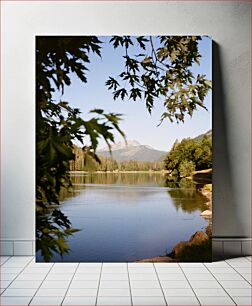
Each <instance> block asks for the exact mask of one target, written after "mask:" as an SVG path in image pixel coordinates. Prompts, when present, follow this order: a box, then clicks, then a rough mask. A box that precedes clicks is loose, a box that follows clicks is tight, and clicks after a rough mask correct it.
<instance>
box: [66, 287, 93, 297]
mask: <svg viewBox="0 0 252 306" xmlns="http://www.w3.org/2000/svg"><path fill="white" fill-rule="evenodd" d="M97 291H98V288H85V289H83V288H78V289H76V288H70V289H68V291H67V294H66V295H67V296H97Z"/></svg>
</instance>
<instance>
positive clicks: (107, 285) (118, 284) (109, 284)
mask: <svg viewBox="0 0 252 306" xmlns="http://www.w3.org/2000/svg"><path fill="white" fill-rule="evenodd" d="M97 286H98V282H97ZM131 286H132V284H131ZM99 288H100V289H101V288H104V289H113V288H119V289H124V288H126V289H127V288H129V281H106V280H102V281H100V285H99Z"/></svg>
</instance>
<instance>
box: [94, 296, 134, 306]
mask: <svg viewBox="0 0 252 306" xmlns="http://www.w3.org/2000/svg"><path fill="white" fill-rule="evenodd" d="M99 305H109V306H111V305H116V306H117V305H123V306H128V305H132V304H131V298H130V297H126V296H124V297H106V296H99V297H98V299H97V306H99Z"/></svg>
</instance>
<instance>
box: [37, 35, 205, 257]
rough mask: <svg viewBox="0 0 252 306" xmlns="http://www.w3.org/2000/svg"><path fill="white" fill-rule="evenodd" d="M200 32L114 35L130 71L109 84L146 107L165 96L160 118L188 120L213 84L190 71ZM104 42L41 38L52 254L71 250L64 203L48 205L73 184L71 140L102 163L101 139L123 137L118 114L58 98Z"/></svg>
mask: <svg viewBox="0 0 252 306" xmlns="http://www.w3.org/2000/svg"><path fill="white" fill-rule="evenodd" d="M200 39H201V38H200V37H198V36H181V37H177V36H160V37H158V38H157V39H156V40H154V39H153V38H152V37H144V36H138V37H130V36H122V37H120V36H113V37H112V38H111V40H110V43H111V44H112V45H113V47H114V48H115V49H116V48H118V47H122V48H124V50H125V56H124V61H125V71H123V72H121V73H120V74H119V78H118V79H116V78H114V77H109V79H108V80H107V82H106V86H107V87H108V89H109V90H113V97H114V99H118V98H121V99H123V100H124V99H125V98H126V97H127V98H128V99H132V100H136V99H142V100H143V101H145V104H146V107H147V109H148V111H149V112H151V111H152V108H153V106H154V103H155V101H156V100H157V99H160V98H161V99H163V103H164V106H165V107H166V112H164V113H163V115H162V117H161V121H162V120H164V119H165V118H168V119H170V120H171V121H173V120H174V119H175V120H176V121H177V122H180V121H182V122H183V121H184V117H185V115H186V114H188V115H190V116H192V115H193V112H194V111H195V110H196V109H197V107H198V106H199V107H203V108H205V106H204V98H205V97H206V95H207V92H208V91H209V89H210V88H211V82H210V81H209V80H207V79H206V78H205V76H204V75H197V76H194V75H193V73H192V72H191V71H190V67H191V66H192V64H193V63H199V60H200V54H199V52H198V41H199V40H200ZM133 45H138V47H139V49H141V53H138V54H134V55H130V51H131V46H133ZM101 46H102V42H101V41H100V40H99V39H98V37H96V36H84V37H77V36H75V37H74V36H71V37H70V36H39V37H37V38H36V164H37V167H36V241H37V243H36V248H37V250H40V251H41V252H42V255H43V256H44V258H45V260H47V261H48V260H50V258H51V256H52V254H53V252H58V253H59V254H61V255H63V254H64V253H67V252H68V251H69V249H68V245H67V243H66V238H67V237H68V236H69V235H71V234H72V233H73V232H75V231H76V229H72V228H71V223H70V221H69V220H68V218H67V217H66V216H64V215H63V214H62V213H61V212H60V211H59V210H57V209H54V210H53V211H51V210H50V209H49V207H50V205H51V204H59V193H60V190H61V189H62V188H69V187H70V186H71V181H70V177H69V174H68V171H69V169H70V162H71V161H72V160H74V158H75V154H74V151H73V148H74V140H78V141H79V142H80V143H81V144H82V149H83V151H85V154H86V156H89V157H91V158H93V159H94V160H96V161H97V162H100V160H99V157H98V156H97V155H96V148H97V145H98V140H99V138H103V139H104V140H105V141H106V143H107V145H108V146H109V147H110V144H111V142H113V141H114V132H115V131H118V132H119V133H120V134H121V135H122V137H125V135H124V133H123V132H122V131H121V129H120V127H119V123H120V118H121V115H120V114H114V113H109V114H106V113H105V112H104V111H103V110H102V109H94V110H91V113H92V114H93V118H92V119H90V120H84V119H83V118H82V117H81V114H80V110H79V109H77V108H72V107H71V106H70V105H69V103H68V102H67V101H61V100H60V101H56V100H55V97H54V94H55V93H56V92H61V93H62V94H63V93H64V88H65V86H70V85H71V77H70V74H71V73H74V74H76V75H77V76H78V78H79V79H80V80H81V81H82V82H83V83H86V82H87V70H88V68H87V67H88V64H89V62H90V59H89V58H90V53H91V52H92V53H94V54H96V55H97V56H101ZM121 82H123V83H124V85H125V86H122V85H121ZM87 139H89V141H88V140H87ZM88 143H89V144H88Z"/></svg>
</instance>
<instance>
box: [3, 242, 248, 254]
mask: <svg viewBox="0 0 252 306" xmlns="http://www.w3.org/2000/svg"><path fill="white" fill-rule="evenodd" d="M251 241H252V239H251V238H232V237H224V238H218V237H214V238H213V239H212V242H213V244H212V245H213V260H218V259H225V258H229V257H239V256H250V255H252V249H251ZM0 255H1V256H32V255H35V241H34V240H9V239H3V240H0Z"/></svg>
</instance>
